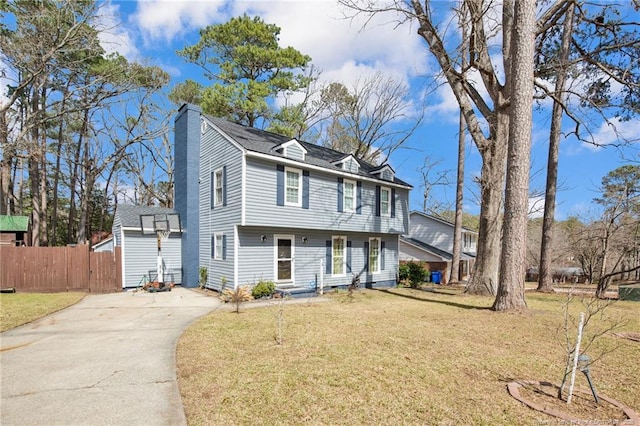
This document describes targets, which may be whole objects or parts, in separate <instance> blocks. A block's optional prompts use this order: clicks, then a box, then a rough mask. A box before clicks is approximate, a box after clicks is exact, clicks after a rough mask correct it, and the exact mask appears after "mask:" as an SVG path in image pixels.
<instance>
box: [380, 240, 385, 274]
mask: <svg viewBox="0 0 640 426" xmlns="http://www.w3.org/2000/svg"><path fill="white" fill-rule="evenodd" d="M380 270H381V271H384V241H380Z"/></svg>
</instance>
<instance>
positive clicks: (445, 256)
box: [400, 236, 476, 260]
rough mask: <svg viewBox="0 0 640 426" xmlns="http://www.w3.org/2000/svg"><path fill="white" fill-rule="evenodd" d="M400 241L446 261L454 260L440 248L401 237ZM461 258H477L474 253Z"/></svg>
mask: <svg viewBox="0 0 640 426" xmlns="http://www.w3.org/2000/svg"><path fill="white" fill-rule="evenodd" d="M400 241H404V242H405V243H408V244H412V245H414V246H416V247H418V248H420V249H422V250H425V251H428V252H430V253H433V254H435V255H438V256H440V257H441V258H443V259H445V260H453V255H452V254H451V253H449V252H448V251H446V250H442V249H439V248H438V247H435V246H432V245H431V244H427V243H425V242H423V241H420V240H418V239H415V238H411V237H404V236H400ZM461 258H462V260H470V259H475V258H476V256H475V255H474V254H473V253H466V252H463V253H462V256H461Z"/></svg>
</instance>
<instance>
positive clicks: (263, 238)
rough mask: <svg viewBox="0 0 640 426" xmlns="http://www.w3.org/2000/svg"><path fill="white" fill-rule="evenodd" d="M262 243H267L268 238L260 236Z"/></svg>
mask: <svg viewBox="0 0 640 426" xmlns="http://www.w3.org/2000/svg"><path fill="white" fill-rule="evenodd" d="M260 241H262V242H263V243H264V242H265V241H267V236H266V235H260Z"/></svg>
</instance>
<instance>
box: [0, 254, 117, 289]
mask: <svg viewBox="0 0 640 426" xmlns="http://www.w3.org/2000/svg"><path fill="white" fill-rule="evenodd" d="M120 250H121V249H120V247H116V248H115V250H114V251H113V252H108V251H107V252H92V251H91V250H90V247H89V246H88V245H80V246H76V247H8V246H3V247H1V248H0V288H2V289H7V288H15V289H16V291H18V292H25V293H27V292H31V293H35V292H39V293H56V292H64V291H87V292H90V293H113V292H117V291H122V258H121V256H120Z"/></svg>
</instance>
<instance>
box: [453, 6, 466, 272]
mask: <svg viewBox="0 0 640 426" xmlns="http://www.w3.org/2000/svg"><path fill="white" fill-rule="evenodd" d="M467 19H468V13H467V10H466V8H465V7H464V4H463V7H462V8H461V12H460V22H461V24H460V29H461V30H462V45H461V50H462V72H463V78H464V72H465V70H466V68H467V55H468V53H469V52H468V51H469V43H468V26H467V24H466V22H467ZM464 123H465V121H464V114H463V113H462V110H460V115H459V116H458V170H457V176H456V210H455V216H454V220H453V253H452V258H451V275H450V276H449V283H450V284H455V283H457V282H459V281H460V257H461V252H462V249H461V246H462V241H461V240H462V208H463V205H462V202H463V192H464V154H465V153H464V148H465V146H464V136H465V124H464Z"/></svg>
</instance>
